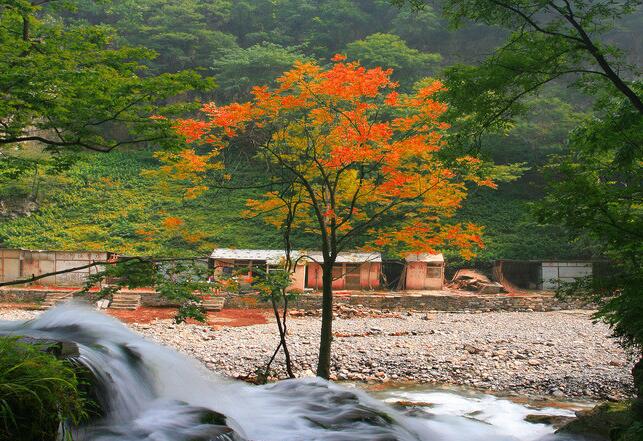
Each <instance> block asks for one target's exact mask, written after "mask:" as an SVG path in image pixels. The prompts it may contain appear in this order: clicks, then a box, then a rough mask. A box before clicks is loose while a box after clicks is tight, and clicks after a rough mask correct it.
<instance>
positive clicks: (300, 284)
mask: <svg viewBox="0 0 643 441" xmlns="http://www.w3.org/2000/svg"><path fill="white" fill-rule="evenodd" d="M213 264H214V265H213V266H214V274H215V275H221V274H222V273H223V267H231V268H233V270H234V264H235V261H234V260H229V259H226V260H218V259H214V261H213ZM255 266H257V264H256V263H255V262H254V261H253V264H252V267H255ZM252 267H250V268H249V269H248V273H247V274H248V276H251V275H252ZM262 268H263V269H264V270H265V269H266V265H265V263H264V264H263V265H262ZM305 282H306V265H297V266H296V267H295V272H294V274H293V276H292V283H291V284H290V286H289V287H288V289H296V290H299V291H303V290H304V284H305Z"/></svg>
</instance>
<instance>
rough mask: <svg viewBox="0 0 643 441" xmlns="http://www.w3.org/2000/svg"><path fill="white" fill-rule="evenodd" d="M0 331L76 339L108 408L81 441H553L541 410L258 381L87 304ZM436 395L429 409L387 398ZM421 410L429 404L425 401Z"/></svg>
mask: <svg viewBox="0 0 643 441" xmlns="http://www.w3.org/2000/svg"><path fill="white" fill-rule="evenodd" d="M0 334H13V335H21V336H29V337H33V338H38V339H49V340H55V341H69V342H74V343H76V345H77V346H78V348H79V352H80V355H79V357H78V360H79V361H80V362H81V363H82V364H83V365H85V366H86V367H87V368H89V369H90V370H91V371H92V373H93V375H94V377H95V383H96V384H94V387H96V388H97V391H98V392H97V395H98V397H99V400H100V404H101V407H102V409H103V411H104V412H103V415H102V416H101V417H100V418H96V419H95V421H92V423H91V424H90V425H88V426H87V427H81V428H78V429H76V432H75V434H74V439H75V440H92V441H108V440H109V441H111V440H126V441H128V440H131V441H143V440H145V441H182V440H189V441H197V440H198V441H207V440H212V441H214V440H220V441H242V440H251V441H291V440H292V441H294V440H297V441H309V440H324V441H326V440H328V441H331V440H332V441H361V440H364V441H389V440H390V441H393V440H399V441H411V440H430V441H459V440H463V441H552V440H556V441H559V440H577V439H578V438H571V437H562V436H558V435H553V429H552V428H551V427H549V426H547V425H544V424H531V423H526V422H523V421H522V418H523V417H524V415H526V414H528V413H547V414H556V413H557V414H566V413H565V412H567V413H570V411H563V410H560V409H546V410H541V411H537V410H536V411H535V410H533V409H528V408H526V407H525V406H522V405H520V404H516V403H512V402H510V401H508V400H503V399H499V398H495V397H491V396H489V395H474V396H466V395H462V394H456V393H452V392H441V391H426V390H425V391H417V390H416V391H404V390H391V391H386V392H379V393H377V395H378V396H379V397H380V399H377V398H375V397H373V396H370V395H368V394H367V393H366V392H363V391H360V390H358V389H355V388H348V387H345V386H341V385H337V384H334V383H330V382H326V381H323V380H321V379H318V378H306V379H297V380H286V381H280V382H278V383H274V384H269V385H266V386H253V385H249V384H246V383H243V382H239V381H234V380H230V379H228V378H225V377H222V376H219V375H216V374H213V373H211V372H209V371H207V370H206V369H205V368H203V367H202V366H201V365H200V364H198V363H197V362H196V361H194V360H192V359H189V358H187V357H185V356H183V355H180V354H178V353H176V352H175V351H173V350H170V349H168V348H166V347H163V346H161V345H158V344H155V343H152V342H149V341H147V340H145V339H143V338H142V337H140V336H139V335H137V334H135V333H133V332H132V331H130V330H129V329H128V328H126V327H125V326H124V325H123V324H121V323H120V322H119V321H117V320H116V319H114V318H111V317H109V316H106V315H104V314H102V313H99V312H97V311H95V310H92V309H91V308H89V307H87V306H81V305H77V304H63V305H61V306H58V307H56V308H54V309H51V310H49V311H47V312H45V313H44V314H42V315H41V316H39V317H38V318H37V319H35V320H31V321H27V322H18V321H0ZM396 400H407V401H418V402H431V403H433V405H432V406H431V407H428V408H427V409H426V411H424V409H421V410H420V411H418V409H417V408H415V411H414V412H410V411H402V410H398V409H396V408H394V407H392V406H390V405H389V404H387V403H386V401H396ZM420 407H421V406H420Z"/></svg>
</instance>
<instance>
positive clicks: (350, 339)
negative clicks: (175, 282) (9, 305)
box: [0, 309, 632, 400]
mask: <svg viewBox="0 0 643 441" xmlns="http://www.w3.org/2000/svg"><path fill="white" fill-rule="evenodd" d="M36 314H38V313H37V312H34V311H24V310H17V309H0V319H27V318H32V317H34V316H35V315H36ZM267 319H268V320H269V315H268V316H267ZM288 323H289V331H290V332H289V333H290V337H289V338H290V340H289V342H290V349H291V352H292V356H293V359H294V360H295V370H296V372H297V374H298V375H301V376H306V375H312V371H313V370H314V366H315V362H316V352H317V344H318V338H319V337H318V335H319V319H318V318H317V317H297V318H295V317H293V318H290V319H289V322H288ZM128 326H129V327H130V328H132V329H133V330H135V331H137V332H139V333H140V334H142V335H144V336H146V337H148V338H150V339H152V340H155V341H158V342H160V343H163V344H165V345H167V346H170V347H173V348H175V349H177V350H179V351H180V352H183V353H185V354H188V355H190V356H192V357H194V358H196V359H198V360H200V361H201V362H202V363H203V364H204V365H205V366H207V367H208V368H209V369H212V370H214V371H217V372H220V373H222V374H225V375H229V376H233V377H237V378H247V377H251V376H253V375H254V373H255V370H256V368H257V367H260V366H262V365H263V364H264V363H265V362H266V361H267V360H268V358H269V357H270V355H271V354H272V352H273V350H274V348H275V346H276V344H277V343H278V339H277V336H276V329H275V325H274V323H271V322H269V323H266V324H255V325H251V326H241V327H225V326H222V327H220V326H216V327H212V326H204V325H200V324H181V325H176V324H174V323H172V321H171V320H169V319H160V320H153V321H151V322H149V323H129V324H128ZM334 331H335V341H334V347H333V349H334V356H333V379H336V380H340V381H342V380H343V381H359V382H371V383H386V382H396V383H405V382H412V383H439V384H454V385H464V386H469V387H474V388H476V389H479V390H488V391H491V392H495V393H500V394H512V393H516V394H521V395H528V396H549V397H552V398H562V397H577V398H588V399H596V400H604V399H620V398H624V397H626V396H628V395H629V394H631V392H632V385H631V374H630V370H631V362H626V360H627V357H626V355H625V354H624V352H623V351H622V349H620V348H619V347H618V346H617V344H616V342H615V341H614V340H613V339H611V338H609V337H608V336H609V330H608V329H607V327H606V326H605V325H603V324H592V321H591V319H590V312H589V311H558V312H541V313H538V312H525V313H521V312H497V313H494V312H490V313H478V314H458V313H433V314H426V313H413V312H408V313H395V314H389V315H388V316H383V317H371V316H363V317H351V318H341V316H340V317H339V318H337V319H336V321H335V324H334ZM274 367H275V368H277V373H276V374H277V375H280V374H282V373H281V372H279V370H280V369H281V359H280V358H278V359H277V360H276V361H275V363H274Z"/></svg>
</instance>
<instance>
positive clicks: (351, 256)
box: [210, 248, 382, 263]
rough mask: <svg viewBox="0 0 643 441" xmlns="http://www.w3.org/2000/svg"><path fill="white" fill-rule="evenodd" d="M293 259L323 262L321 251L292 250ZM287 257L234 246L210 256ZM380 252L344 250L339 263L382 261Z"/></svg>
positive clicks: (274, 260) (271, 260) (269, 259)
mask: <svg viewBox="0 0 643 441" xmlns="http://www.w3.org/2000/svg"><path fill="white" fill-rule="evenodd" d="M290 255H291V257H292V258H293V259H297V258H298V257H299V256H303V257H302V258H306V257H308V259H306V260H310V261H316V262H321V261H322V255H321V253H320V252H319V251H311V252H306V251H292V252H291V253H290ZM284 257H285V252H284V251H283V250H249V249H234V248H217V249H215V250H214V251H212V254H210V258H212V259H221V260H265V261H266V262H268V263H278V262H279V261H280V260H281V259H283V258H284ZM381 261H382V255H381V254H380V253H359V252H344V253H339V255H338V256H337V263H362V262H381Z"/></svg>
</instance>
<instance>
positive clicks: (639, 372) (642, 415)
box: [632, 355, 643, 420]
mask: <svg viewBox="0 0 643 441" xmlns="http://www.w3.org/2000/svg"><path fill="white" fill-rule="evenodd" d="M632 376H633V377H634V388H635V389H636V398H635V399H634V402H633V403H632V410H633V411H634V413H635V414H636V415H637V417H638V418H639V419H641V420H643V355H641V358H640V359H639V361H638V362H637V363H636V364H635V365H634V367H633V368H632Z"/></svg>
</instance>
